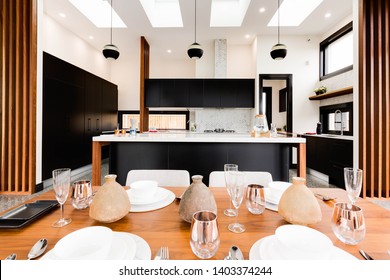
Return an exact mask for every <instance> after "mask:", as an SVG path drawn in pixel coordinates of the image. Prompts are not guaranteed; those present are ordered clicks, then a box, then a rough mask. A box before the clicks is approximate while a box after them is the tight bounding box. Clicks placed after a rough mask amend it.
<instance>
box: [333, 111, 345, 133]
mask: <svg viewBox="0 0 390 280" xmlns="http://www.w3.org/2000/svg"><path fill="white" fill-rule="evenodd" d="M337 114H340V120H339V121H338V120H337ZM336 123H339V124H340V135H343V113H342V112H341V111H340V110H336V111H335V112H334V128H335V129H336Z"/></svg>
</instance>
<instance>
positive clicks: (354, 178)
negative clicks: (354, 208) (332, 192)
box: [344, 167, 363, 205]
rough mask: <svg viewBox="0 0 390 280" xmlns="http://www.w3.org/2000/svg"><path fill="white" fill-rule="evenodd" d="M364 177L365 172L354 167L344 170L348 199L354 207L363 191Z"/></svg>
mask: <svg viewBox="0 0 390 280" xmlns="http://www.w3.org/2000/svg"><path fill="white" fill-rule="evenodd" d="M362 177H363V170H361V169H354V168H352V167H345V168H344V182H345V189H346V190H347V193H348V198H349V201H350V202H351V204H352V205H353V204H355V202H356V200H357V199H358V198H359V195H360V192H361V190H362Z"/></svg>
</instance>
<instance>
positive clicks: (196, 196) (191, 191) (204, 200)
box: [179, 175, 217, 223]
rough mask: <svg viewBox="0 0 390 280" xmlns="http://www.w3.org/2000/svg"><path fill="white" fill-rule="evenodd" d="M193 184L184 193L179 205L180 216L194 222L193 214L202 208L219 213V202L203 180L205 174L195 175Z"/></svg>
mask: <svg viewBox="0 0 390 280" xmlns="http://www.w3.org/2000/svg"><path fill="white" fill-rule="evenodd" d="M191 178H192V184H191V185H190V186H189V187H188V189H187V190H186V191H185V192H184V193H183V196H182V198H181V200H180V205H179V214H180V217H181V218H182V219H183V220H184V221H186V222H188V223H191V222H192V216H193V215H194V213H195V212H198V211H200V210H204V211H206V210H207V211H211V212H214V213H215V214H217V203H216V202H215V198H214V195H213V193H212V192H211V191H210V189H209V188H208V187H207V186H206V185H205V184H204V183H203V182H202V179H203V176H201V175H194V176H192V177H191Z"/></svg>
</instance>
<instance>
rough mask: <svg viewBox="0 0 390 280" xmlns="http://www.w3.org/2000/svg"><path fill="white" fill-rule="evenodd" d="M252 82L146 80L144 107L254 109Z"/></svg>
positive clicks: (234, 80)
mask: <svg viewBox="0 0 390 280" xmlns="http://www.w3.org/2000/svg"><path fill="white" fill-rule="evenodd" d="M254 86H255V82H254V79H146V80H145V100H146V101H145V104H146V107H184V108H191V107H192V108H197V107H205V108H206V107H207V108H254V104H255V102H254V88H255V87H254Z"/></svg>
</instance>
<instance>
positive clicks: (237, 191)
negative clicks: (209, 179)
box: [228, 171, 246, 233]
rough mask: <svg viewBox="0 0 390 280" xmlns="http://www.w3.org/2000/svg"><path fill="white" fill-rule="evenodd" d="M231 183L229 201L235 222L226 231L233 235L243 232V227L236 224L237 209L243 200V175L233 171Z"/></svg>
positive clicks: (244, 186)
mask: <svg viewBox="0 0 390 280" xmlns="http://www.w3.org/2000/svg"><path fill="white" fill-rule="evenodd" d="M232 176H233V183H232V184H231V185H230V187H229V188H230V191H229V192H230V199H231V201H232V203H233V206H234V208H236V221H235V222H234V223H232V224H230V225H229V226H228V229H229V230H230V231H232V232H234V233H241V232H244V231H245V230H246V229H245V226H244V225H242V224H239V223H238V221H237V220H238V208H240V205H241V203H242V200H243V198H244V193H245V189H246V185H245V175H244V173H243V172H240V171H235V172H233V174H232Z"/></svg>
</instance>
